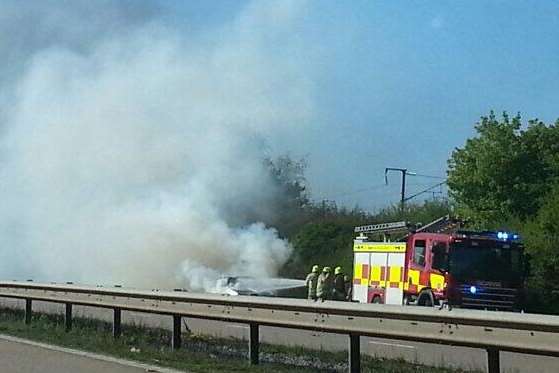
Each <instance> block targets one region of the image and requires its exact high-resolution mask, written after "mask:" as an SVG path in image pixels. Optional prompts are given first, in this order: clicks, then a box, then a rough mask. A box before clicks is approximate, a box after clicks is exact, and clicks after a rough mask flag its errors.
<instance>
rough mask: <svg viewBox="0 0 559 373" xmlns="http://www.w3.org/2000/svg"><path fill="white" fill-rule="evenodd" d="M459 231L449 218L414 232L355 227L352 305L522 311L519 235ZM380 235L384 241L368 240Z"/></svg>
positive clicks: (403, 227)
mask: <svg viewBox="0 0 559 373" xmlns="http://www.w3.org/2000/svg"><path fill="white" fill-rule="evenodd" d="M460 226H461V222H460V221H459V220H457V219H453V218H451V217H450V216H445V217H442V218H440V219H437V220H435V221H434V222H432V223H431V224H428V225H426V226H424V227H421V228H419V229H416V230H411V229H410V225H409V224H407V223H406V222H396V223H385V224H376V225H367V226H361V227H356V228H355V232H356V233H358V236H357V237H356V238H355V240H354V246H353V252H354V264H353V269H354V274H353V300H354V301H357V302H362V303H385V304H399V305H402V304H414V305H419V306H434V305H437V304H439V305H443V304H448V305H450V306H453V307H454V306H456V307H464V308H478V309H492V310H509V311H511V310H517V309H520V308H521V299H522V290H523V285H524V255H523V251H524V250H523V246H522V244H521V242H520V240H519V237H518V235H516V234H512V233H508V232H488V231H487V232H473V231H463V230H460ZM402 234H404V236H403V237H402ZM380 235H382V237H383V240H382V241H379V240H377V241H373V240H371V239H370V238H369V237H375V236H376V237H378V236H380ZM398 235H400V237H401V238H400V239H399V240H396V241H394V242H390V238H391V237H394V236H398Z"/></svg>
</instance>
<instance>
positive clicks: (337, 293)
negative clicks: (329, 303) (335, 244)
mask: <svg viewBox="0 0 559 373" xmlns="http://www.w3.org/2000/svg"><path fill="white" fill-rule="evenodd" d="M345 287H346V284H345V280H344V273H343V271H342V267H336V269H334V288H333V289H332V299H334V300H339V301H345V300H346V289H345Z"/></svg>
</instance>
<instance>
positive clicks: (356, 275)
mask: <svg viewBox="0 0 559 373" xmlns="http://www.w3.org/2000/svg"><path fill="white" fill-rule="evenodd" d="M362 270H363V267H362V266H361V264H355V265H354V268H353V283H354V284H356V285H361V278H362V276H361V274H362Z"/></svg>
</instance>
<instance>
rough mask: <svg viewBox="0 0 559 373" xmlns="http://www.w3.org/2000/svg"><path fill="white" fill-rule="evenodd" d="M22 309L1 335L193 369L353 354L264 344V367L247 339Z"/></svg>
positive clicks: (415, 367)
mask: <svg viewBox="0 0 559 373" xmlns="http://www.w3.org/2000/svg"><path fill="white" fill-rule="evenodd" d="M23 318H24V314H23V311H22V310H17V309H12V308H0V333H1V334H8V335H12V336H16V337H20V338H26V339H30V340H34V341H39V342H44V343H48V344H52V345H57V346H63V347H69V348H75V349H79V350H83V351H89V352H94V353H99V354H104V355H109V356H114V357H118V358H124V359H129V360H134V361H138V362H142V363H147V364H152V365H158V366H163V367H169V368H174V369H178V370H185V371H188V372H344V371H346V370H347V361H346V358H347V355H346V354H345V353H332V352H325V351H315V350H309V349H305V348H293V347H284V346H276V345H268V344H261V347H260V350H261V352H260V360H261V365H259V366H250V365H249V364H248V362H247V355H248V351H247V343H246V342H245V341H242V340H239V339H223V338H221V339H217V338H212V337H208V336H199V335H193V334H184V335H183V344H184V347H183V348H182V349H180V350H178V351H173V350H172V349H171V348H170V341H171V333H170V331H168V330H165V329H158V328H148V327H145V326H142V325H123V326H122V331H123V334H122V337H121V338H119V339H116V340H115V339H114V338H113V337H112V334H111V330H112V326H111V324H110V323H108V322H104V321H100V320H95V319H88V318H78V317H76V318H74V320H73V328H72V330H71V331H69V332H66V331H65V328H64V318H63V316H62V315H51V314H42V313H35V314H33V318H32V322H31V324H30V325H25V324H24V323H23ZM361 365H362V371H363V372H379V373H389V372H390V373H396V372H403V373H406V372H410V373H411V372H414V373H418V372H419V373H428V372H429V373H431V372H434V373H458V372H465V371H463V370H459V369H450V368H437V367H429V366H424V365H420V364H413V363H408V362H405V361H403V360H387V359H379V358H372V357H367V356H363V357H362V363H361Z"/></svg>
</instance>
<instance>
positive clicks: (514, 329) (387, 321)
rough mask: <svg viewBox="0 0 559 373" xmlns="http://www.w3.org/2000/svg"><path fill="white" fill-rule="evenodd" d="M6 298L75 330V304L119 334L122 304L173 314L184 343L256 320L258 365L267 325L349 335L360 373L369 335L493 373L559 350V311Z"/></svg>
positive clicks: (110, 291)
mask: <svg viewBox="0 0 559 373" xmlns="http://www.w3.org/2000/svg"><path fill="white" fill-rule="evenodd" d="M0 297H5V298H16V299H23V300H25V322H26V323H29V322H31V312H32V302H33V301H45V302H55V303H60V304H65V305H66V312H65V323H66V329H67V330H70V329H71V328H72V306H73V305H80V306H90V307H101V308H108V309H112V310H113V312H114V314H113V315H114V317H113V335H114V337H115V338H118V337H119V336H120V334H121V313H122V311H135V312H145V313H154V314H161V315H170V316H172V317H173V339H172V346H173V348H180V346H181V318H182V317H189V318H200V319H207V320H218V321H229V322H235V323H244V324H248V325H249V327H250V333H249V338H248V341H249V360H250V362H251V364H258V355H259V326H260V325H264V326H275V327H283V328H293V329H304V330H314V331H320V332H329V333H338V334H345V335H347V336H348V361H349V371H350V372H352V373H353V372H360V370H361V368H360V337H361V336H369V337H380V338H386V339H395V340H408V341H416V342H427V343H436V344H444V345H452V346H464V347H473V348H480V349H485V350H486V351H487V359H488V360H487V361H488V371H489V373H497V372H500V356H499V355H500V354H499V353H500V351H510V352H517V353H526V354H535V355H546V356H555V357H559V316H547V315H536V314H520V313H508V312H485V311H473V310H460V309H453V310H452V311H449V310H447V309H442V310H439V309H435V308H427V307H403V306H388V305H377V304H359V303H344V302H323V303H322V302H311V301H307V300H303V299H283V298H266V297H248V296H235V297H233V296H222V295H214V294H196V293H189V292H172V291H140V290H130V289H123V288H102V287H90V286H76V285H67V284H65V285H58V284H40V283H33V282H16V281H13V282H0Z"/></svg>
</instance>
